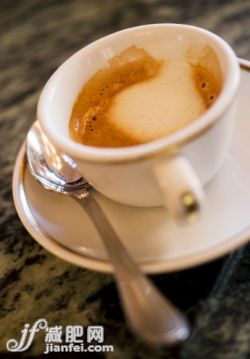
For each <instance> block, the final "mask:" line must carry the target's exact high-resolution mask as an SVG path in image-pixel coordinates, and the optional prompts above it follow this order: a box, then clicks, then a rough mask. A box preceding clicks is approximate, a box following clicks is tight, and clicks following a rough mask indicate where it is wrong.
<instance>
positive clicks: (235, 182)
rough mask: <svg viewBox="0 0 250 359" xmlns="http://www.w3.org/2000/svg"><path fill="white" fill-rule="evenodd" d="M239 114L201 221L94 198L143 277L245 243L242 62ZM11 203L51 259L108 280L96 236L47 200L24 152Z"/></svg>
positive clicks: (247, 159)
mask: <svg viewBox="0 0 250 359" xmlns="http://www.w3.org/2000/svg"><path fill="white" fill-rule="evenodd" d="M240 62H241V65H242V71H241V73H242V79H241V85H240V93H239V105H238V114H237V118H236V125H235V131H234V135H233V139H232V143H231V147H230V150H229V153H228V156H227V158H226V159H225V162H224V164H223V166H222V168H221V169H220V171H219V172H218V174H217V175H216V177H215V178H214V179H213V180H212V181H211V182H210V183H209V184H208V185H207V187H206V193H207V208H206V210H205V213H204V216H203V219H202V220H201V221H199V222H198V223H195V224H192V225H190V226H183V227H177V226H176V225H175V224H174V223H173V222H172V221H171V220H170V219H169V218H168V215H167V212H166V211H165V210H164V209H163V208H133V207H129V206H124V205H120V204H118V203H115V202H113V201H111V200H108V199H107V198H105V197H103V196H102V195H100V194H97V193H96V194H95V196H96V198H97V200H98V201H99V202H100V204H101V206H102V207H103V209H104V211H105V212H106V214H107V216H108V218H109V219H110V221H111V223H112V225H113V227H114V228H115V229H116V231H117V233H118V234H119V236H120V238H121V240H122V241H123V242H124V244H125V245H126V247H127V248H128V250H129V252H130V253H131V255H132V256H133V257H134V259H135V260H136V261H137V262H138V263H139V264H140V266H141V268H142V269H143V270H144V271H145V272H150V273H159V272H168V271H173V270H179V269H184V268H187V267H191V266H194V265H197V264H201V263H204V262H207V261H209V260H212V259H214V258H216V257H219V256H221V255H223V254H226V253H228V252H229V251H232V250H233V249H235V248H236V247H238V246H240V245H242V244H243V243H245V242H246V241H247V240H248V239H249V238H250V119H249V107H250V105H249V91H250V62H247V61H245V60H243V61H241V60H240ZM13 194H14V202H15V206H16V209H17V212H18V215H19V217H20V219H21V221H22V223H23V224H24V226H25V227H26V229H27V230H28V232H29V233H30V234H31V236H32V237H33V238H34V239H35V240H36V241H37V242H38V243H40V244H41V245H42V246H43V247H44V248H45V249H47V250H48V251H50V252H51V253H53V254H55V255H56V256H58V257H60V258H62V259H64V260H66V261H68V262H71V263H73V264H76V265H79V266H81V267H86V268H90V269H93V270H97V271H103V272H112V266H111V264H110V262H109V260H108V259H107V255H106V252H105V250H104V247H103V245H102V242H101V240H100V239H99V237H98V234H97V232H96V230H95V228H94V226H93V224H92V223H91V221H90V220H89V218H88V217H87V215H86V214H85V212H84V211H83V210H82V209H81V208H80V206H78V205H77V204H76V203H75V202H74V201H72V200H71V199H70V198H66V197H65V196H60V195H57V194H54V193H50V192H48V191H46V190H45V189H43V188H42V187H41V185H40V184H38V183H37V182H35V180H34V179H33V178H32V177H31V175H30V174H29V172H28V170H27V169H26V165H25V161H24V146H23V147H22V148H21V150H20V152H19V154H18V157H17V160H16V164H15V169H14V175H13Z"/></svg>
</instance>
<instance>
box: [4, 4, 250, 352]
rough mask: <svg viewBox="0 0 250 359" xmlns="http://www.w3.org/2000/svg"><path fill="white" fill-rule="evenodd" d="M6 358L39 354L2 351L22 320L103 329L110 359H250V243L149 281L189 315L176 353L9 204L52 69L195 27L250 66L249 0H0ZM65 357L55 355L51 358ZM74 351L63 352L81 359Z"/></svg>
mask: <svg viewBox="0 0 250 359" xmlns="http://www.w3.org/2000/svg"><path fill="white" fill-rule="evenodd" d="M0 14H1V16H0V44H1V55H0V69H1V71H0V83H1V87H0V154H1V155H0V169H1V170H0V204H1V206H0V214H1V217H0V226H1V227H0V357H1V358H9V357H11V358H12V357H13V358H14V357H17V358H21V357H34V358H37V357H43V354H42V352H43V350H44V341H43V340H42V339H41V338H39V336H38V337H37V338H36V339H35V341H34V343H33V345H32V347H31V348H30V349H29V350H28V351H27V352H25V353H23V354H22V353H18V354H16V355H15V354H13V355H12V354H10V353H7V352H6V342H7V340H8V339H10V338H19V337H20V330H21V329H22V328H23V325H24V324H25V323H33V322H34V321H36V320H37V319H38V318H45V319H47V320H48V322H49V324H50V325H51V326H52V325H62V326H66V325H74V324H82V325H84V326H88V325H97V324H98V325H103V326H104V329H105V343H108V344H113V345H114V348H115V351H114V352H113V353H112V354H105V353H91V354H90V353H89V354H82V355H81V357H83V358H90V359H91V358H92V359H94V358H97V359H102V358H107V359H112V358H114V359H151V358H152V359H163V358H164V359H165V358H166V359H168V358H169V359H170V358H171V359H178V358H185V359H195V358H199V359H200V358H202V359H206V358H208V359H222V358H223V359H243V358H244V359H246V358H250V316H249V309H250V270H249V268H250V246H249V245H248V246H245V247H243V248H241V249H239V250H237V251H235V252H234V253H232V254H231V255H228V256H225V257H223V258H221V259H219V260H217V261H214V262H211V263H209V264H206V265H203V266H200V267H196V268H193V269H189V270H186V271H181V272H178V273H172V274H165V275H164V274H162V275H155V276H152V279H153V280H154V282H155V283H156V285H157V286H158V287H159V288H160V289H161V291H162V292H164V293H165V294H166V295H167V296H169V298H170V299H171V300H172V301H173V302H174V303H176V305H177V306H178V307H179V308H181V310H183V311H184V312H185V313H186V315H187V317H188V318H189V320H190V322H191V324H192V327H193V331H192V335H191V337H190V338H189V339H188V340H187V341H186V342H185V343H184V344H183V345H182V346H178V347H173V348H171V349H168V348H149V347H147V346H145V345H144V344H142V343H141V342H140V341H139V340H138V339H136V338H134V336H133V335H132V334H131V333H130V331H129V330H128V328H127V325H126V323H125V320H124V317H123V314H122V311H121V309H120V304H119V300H118V296H117V291H116V288H115V284H114V281H113V278H112V276H111V275H106V274H100V273H96V272H93V271H89V270H85V269H81V268H77V267H75V266H73V265H70V264H68V263H66V262H64V261H62V260H60V259H58V258H56V257H54V256H53V255H51V254H49V253H48V252H46V251H45V250H43V248H42V247H40V246H39V245H38V244H37V243H36V242H35V241H34V240H33V239H32V238H31V237H30V235H29V234H28V233H27V231H26V230H25V229H24V227H23V226H22V224H21V222H20V220H19V218H18V216H17V214H16V211H15V208H14V205H13V200H12V191H11V178H12V171H13V166H14V161H15V158H16V155H17V152H18V149H19V147H20V145H21V143H22V142H23V140H24V138H25V135H26V133H27V130H28V128H29V127H30V125H31V123H32V122H33V121H34V119H35V112H36V103H37V100H38V96H39V93H40V91H41V89H42V87H43V86H44V84H45V82H46V80H47V79H48V78H49V76H50V75H51V74H52V73H53V71H54V70H55V69H56V68H57V67H58V66H59V65H60V64H61V63H62V62H63V61H64V60H65V59H67V57H68V56H70V55H71V54H72V53H74V52H75V51H76V50H78V49H79V48H81V47H82V46H84V45H86V44H88V43H89V42H91V41H93V40H95V39H97V38H100V37H101V36H104V35H106V34H109V33H111V32H113V31H117V30H119V29H123V28H126V27H130V26H134V25H140V24H146V23H158V22H159V23H161V22H177V23H187V24H194V25H198V26H201V27H204V28H207V29H209V30H212V31H213V32H215V33H217V34H219V35H220V36H222V37H223V38H224V39H226V40H227V41H228V42H229V43H230V44H231V45H232V46H233V48H234V49H235V51H236V53H237V55H238V56H240V57H243V58H247V59H250V26H249V25H250V2H249V1H240V0H238V1H236V0H229V1H226V0H211V1H205V0H202V1H195V0H186V1H181V0H179V1H174V0H169V1H168V0H165V1H164V0H135V1H133V0H121V1H119V0H117V1H115V0H106V1H101V0H92V1H87V0H85V1H83V0H72V1H66V0H51V1H49V0H41V1H38V0H27V1H19V0H12V1H8V0H2V1H1V2H0ZM59 356H60V358H62V357H64V356H63V355H62V354H58V355H56V354H53V356H52V357H53V358H56V357H59ZM76 356H77V355H76V354H74V355H73V354H70V353H67V354H65V358H75V357H76Z"/></svg>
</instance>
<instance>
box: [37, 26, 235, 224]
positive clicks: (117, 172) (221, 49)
mask: <svg viewBox="0 0 250 359" xmlns="http://www.w3.org/2000/svg"><path fill="white" fill-rule="evenodd" d="M154 38H157V39H158V40H159V38H162V41H163V44H164V41H165V42H166V41H168V44H169V43H171V41H172V42H173V43H176V42H179V43H180V46H181V45H182V42H183V41H185V39H187V38H188V39H189V40H190V41H193V42H194V44H195V42H196V41H200V40H202V41H203V42H205V43H206V44H207V45H208V46H209V47H211V48H212V50H213V51H214V53H215V54H216V57H217V59H218V61H219V64H220V67H221V71H222V78H223V80H222V82H223V83H222V90H221V92H220V94H219V96H218V98H217V99H216V101H215V102H214V103H213V105H212V106H211V107H209V108H208V109H207V111H205V112H204V113H203V114H202V115H201V116H200V117H199V118H198V119H197V120H195V121H193V122H191V123H190V124H189V125H188V126H187V127H184V128H182V129H181V130H180V131H178V132H176V133H174V134H171V135H169V136H166V137H162V138H161V139H159V140H155V141H152V142H149V143H145V144H141V145H137V146H131V147H124V148H122V147H120V148H97V147H91V146H86V145H82V144H80V143H77V142H75V141H73V140H72V138H71V137H70V135H69V118H70V114H71V111H72V106H73V104H74V102H75V100H76V98H77V95H78V94H79V92H80V90H81V88H82V87H83V85H84V83H85V82H86V81H87V80H88V79H89V78H90V77H91V76H93V74H95V73H96V72H97V71H98V70H99V69H100V68H102V67H104V66H105V65H106V64H107V62H108V61H109V60H110V59H111V58H112V57H114V56H115V55H116V54H118V53H120V52H121V51H123V50H124V49H126V48H128V47H129V46H131V45H137V46H141V47H143V44H144V43H145V42H147V41H153V40H154ZM239 78H240V71H239V65H238V61H237V58H236V56H235V54H234V52H233V50H232V49H231V47H230V46H229V45H228V44H227V43H226V42H225V41H224V40H222V39H221V38H220V37H218V36H217V35H215V34H213V33H211V32H209V31H207V30H204V29H201V28H198V27H194V26H189V25H180V24H154V25H144V26H138V27H134V28H129V29H126V30H122V31H119V32H116V33H114V34H111V35H109V36H106V37H104V38H101V39H100V40H97V41H95V42H93V43H91V44H90V45H88V46H86V47H84V48H82V49H81V50H79V51H78V52H77V53H75V54H74V55H73V56H71V57H70V58H69V59H68V60H67V61H66V62H64V63H63V64H62V65H61V66H60V67H59V68H58V69H57V71H56V72H55V73H54V74H53V75H52V76H51V78H50V79H49V81H48V82H47V84H46V86H45V87H44V89H43V91H42V94H41V96H40V99H39V103H38V110H37V117H38V120H39V122H40V124H41V126H42V128H43V130H44V131H45V133H46V135H47V136H48V137H49V139H50V140H51V141H52V143H53V144H54V145H55V146H57V147H58V148H59V149H60V150H62V151H63V152H65V153H67V154H69V155H70V156H71V157H72V158H73V159H74V160H75V161H76V163H77V165H78V167H79V170H80V172H81V173H82V174H83V176H84V177H85V178H86V179H87V181H88V182H89V183H91V185H92V186H93V187H94V188H95V189H96V190H97V191H99V192H101V193H102V194H104V195H105V196H107V197H109V198H111V199H113V200H115V201H117V202H120V203H124V204H128V205H133V206H159V205H165V206H166V207H167V208H168V211H169V212H170V214H171V215H172V216H173V217H174V218H175V219H177V220H182V219H186V218H188V217H190V215H192V214H193V213H195V212H197V211H199V209H200V208H201V207H202V205H203V199H204V185H205V184H206V183H207V182H208V181H209V180H210V179H211V178H212V177H213V176H214V175H215V173H216V172H217V170H218V169H219V167H220V166H221V164H222V162H223V159H224V158H225V155H226V152H227V149H228V145H229V142H230V138H231V134H232V129H233V120H234V117H235V116H234V113H235V111H234V110H235V98H236V92H237V88H238V84H239ZM180 105H181V104H180Z"/></svg>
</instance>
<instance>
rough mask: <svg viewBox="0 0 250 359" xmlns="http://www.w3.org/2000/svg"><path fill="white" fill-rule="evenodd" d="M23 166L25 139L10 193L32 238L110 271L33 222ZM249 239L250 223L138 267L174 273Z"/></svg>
mask: <svg viewBox="0 0 250 359" xmlns="http://www.w3.org/2000/svg"><path fill="white" fill-rule="evenodd" d="M238 60H239V64H240V67H241V70H243V71H247V72H250V61H248V60H245V59H238ZM25 169H26V160H25V142H24V143H23V144H22V146H21V148H20V150H19V152H18V155H17V158H16V161H15V165H14V171H13V178H12V193H13V199H14V205H15V208H16V211H17V214H18V216H19V218H20V220H21V222H22V224H23V225H24V227H25V228H26V230H27V231H28V233H29V234H30V235H31V236H32V237H33V239H35V240H36V241H37V242H38V243H39V244H40V245H41V246H42V247H43V248H44V249H45V250H47V251H48V252H50V253H52V254H53V255H55V256H57V257H59V258H60V259H62V260H64V261H66V262H68V263H71V264H74V265H77V266H79V267H82V268H88V269H91V270H95V271H98V272H104V273H113V267H112V265H111V263H110V262H109V261H108V260H103V259H98V258H94V257H90V256H86V255H84V254H79V253H77V252H75V251H73V250H71V249H69V248H68V247H65V246H64V245H62V244H61V243H59V242H58V241H56V240H55V239H54V238H53V237H51V236H50V235H49V234H48V233H46V231H45V230H44V229H43V228H41V226H39V225H38V223H37V222H36V220H35V218H34V216H33V215H32V212H31V210H30V208H29V205H28V201H27V198H26V192H25V188H24V182H23V179H24V174H25ZM249 238H250V225H249V226H248V227H247V228H246V229H244V230H243V231H241V232H239V233H238V234H237V235H234V236H232V237H229V238H228V239H225V240H224V241H223V242H222V243H219V244H217V245H215V246H212V247H211V248H208V249H207V250H205V251H204V249H203V250H202V251H201V252H197V253H195V254H187V255H184V256H181V257H177V258H169V259H167V260H166V259H159V260H154V261H142V262H140V263H139V266H140V268H141V269H142V271H144V272H145V273H149V274H157V273H164V272H165V273H166V272H174V271H177V270H184V269H187V268H191V267H194V266H197V265H201V264H204V263H207V262H209V261H211V260H214V259H217V258H219V257H221V256H223V255H225V254H228V253H230V252H232V251H233V250H235V249H236V248H238V247H240V246H242V245H243V244H245V243H246V242H247V241H248V240H249Z"/></svg>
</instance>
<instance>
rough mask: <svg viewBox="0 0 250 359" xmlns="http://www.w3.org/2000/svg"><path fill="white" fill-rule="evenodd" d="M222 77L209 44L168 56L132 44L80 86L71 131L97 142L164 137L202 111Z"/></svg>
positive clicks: (121, 142) (79, 139)
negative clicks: (160, 56) (180, 55)
mask: <svg viewBox="0 0 250 359" xmlns="http://www.w3.org/2000/svg"><path fill="white" fill-rule="evenodd" d="M221 79H222V77H221V72H220V67H219V64H218V61H217V59H216V57H215V55H214V53H213V51H212V50H211V49H210V48H206V49H205V50H204V49H203V50H202V52H201V55H200V56H197V51H196V53H195V56H193V57H192V51H189V52H188V53H187V56H186V58H184V59H176V60H175V61H170V60H168V59H167V58H163V59H156V58H154V57H152V56H151V55H150V54H149V53H148V52H147V51H145V50H144V49H142V48H139V47H136V46H131V47H129V48H128V49H126V50H125V51H123V52H122V53H120V54H119V55H117V56H115V57H114V58H113V59H111V60H110V61H109V63H108V66H107V67H105V68H103V69H101V70H99V71H98V72H97V73H96V74H95V75H94V76H93V77H91V78H90V79H89V81H88V82H87V83H86V84H85V85H84V87H83V88H82V90H81V92H80V94H79V96H78V98H77V99H76V102H75V104H74V106H73V109H72V114H71V118H70V125H69V129H70V135H71V137H72V138H73V139H74V140H75V141H77V142H80V143H82V144H85V145H90V146H97V147H125V146H132V145H137V144H140V143H145V142H149V141H152V140H155V139H158V138H160V137H163V136H167V135H169V134H171V133H173V132H176V131H178V130H180V129H181V128H183V127H185V126H187V125H188V124H189V123H190V122H192V121H194V120H196V119H197V118H198V117H199V116H200V115H201V114H202V113H203V112H204V111H206V109H207V108H208V107H209V106H210V105H211V104H212V103H213V102H214V101H215V99H216V98H217V97H218V94H219V93H220V90H221V82H222V80H221Z"/></svg>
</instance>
